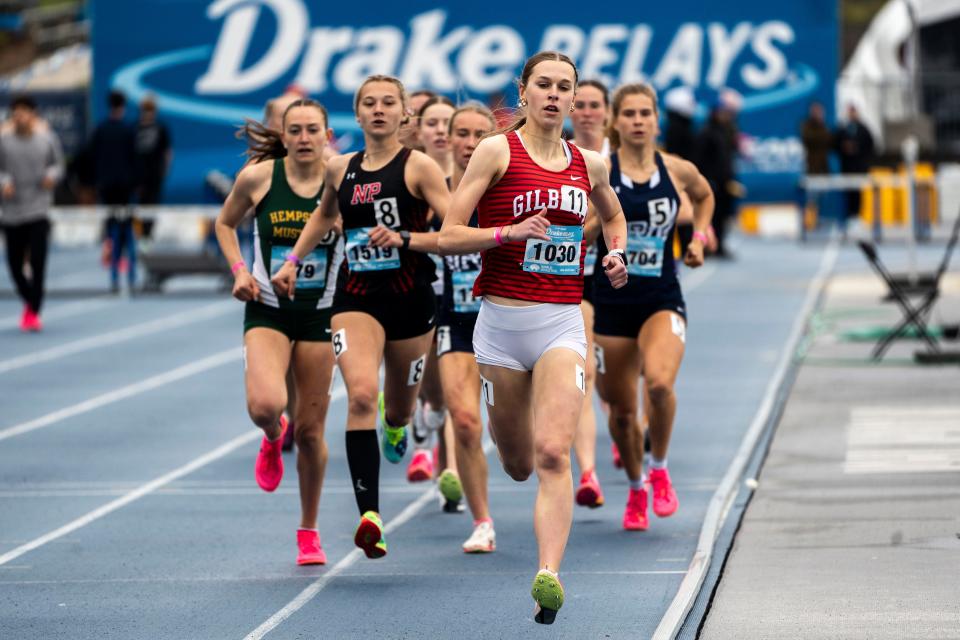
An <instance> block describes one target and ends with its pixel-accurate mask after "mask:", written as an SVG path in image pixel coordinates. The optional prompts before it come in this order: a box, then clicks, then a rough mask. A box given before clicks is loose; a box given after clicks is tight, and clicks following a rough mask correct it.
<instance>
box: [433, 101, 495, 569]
mask: <svg viewBox="0 0 960 640" xmlns="http://www.w3.org/2000/svg"><path fill="white" fill-rule="evenodd" d="M495 128H496V123H495V120H494V118H493V114H492V113H490V110H489V109H487V108H486V107H484V106H482V105H479V104H477V105H467V106H463V107H461V108H460V109H457V111H455V112H454V114H453V117H452V118H451V119H450V147H451V149H452V151H453V162H454V167H453V176H452V178H451V180H450V188H451V189H452V190H454V191H456V189H457V187H458V186H459V185H460V182H461V181H462V180H463V174H464V171H465V170H466V168H467V163H468V162H470V158H471V156H472V155H473V152H474V151H475V150H476V148H477V145H478V144H479V143H480V140H481V139H483V137H484V136H487V135H489V134H490V132H492V131H493V130H494V129H495ZM470 226H472V227H476V226H477V220H476V212H474V214H473V215H472V216H471V217H470ZM443 262H444V270H443V281H444V290H443V301H442V304H441V305H440V324H439V325H438V326H437V355H438V357H439V360H440V381H441V382H442V387H443V397H444V400H445V402H446V406H447V409H448V410H449V412H450V417H451V419H452V421H453V432H454V441H455V446H456V461H457V467H458V469H459V471H460V474H461V475H460V479H461V482H462V484H463V493H464V495H465V496H466V499H467V505H468V506H469V507H470V513H472V514H473V533H472V534H471V535H470V537H469V538H468V539H467V541H466V542H464V543H463V550H464V552H466V553H490V552H492V551H494V550H495V549H496V546H497V543H496V533H495V531H494V529H493V519H492V518H491V517H490V508H489V504H488V501H487V458H486V456H485V455H484V453H483V445H482V440H483V423H482V422H481V421H480V370H479V369H478V368H477V361H476V358H475V357H474V353H473V328H474V326H475V325H476V323H477V313H478V312H479V311H480V300H478V299H477V298H475V297H474V296H473V285H474V283H475V282H476V279H477V276H478V275H479V274H480V253H479V252H474V253H467V254H463V255H449V256H444V259H443ZM441 488H442V485H441Z"/></svg>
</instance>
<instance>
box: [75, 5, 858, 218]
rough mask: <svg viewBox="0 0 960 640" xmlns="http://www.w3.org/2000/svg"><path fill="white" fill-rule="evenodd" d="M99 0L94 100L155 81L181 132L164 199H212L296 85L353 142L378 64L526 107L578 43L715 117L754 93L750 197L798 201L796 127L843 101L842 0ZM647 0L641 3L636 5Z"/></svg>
mask: <svg viewBox="0 0 960 640" xmlns="http://www.w3.org/2000/svg"><path fill="white" fill-rule="evenodd" d="M92 5H93V10H92V11H93V25H94V28H93V56H94V86H93V94H92V95H93V98H92V102H93V111H94V114H95V117H96V118H97V119H100V118H102V117H103V116H104V115H105V111H106V106H105V102H106V93H107V91H108V90H110V89H112V88H117V89H120V90H123V91H124V92H126V94H127V96H128V98H130V99H131V101H133V102H137V101H139V99H140V98H142V97H143V96H144V95H146V94H148V93H151V94H153V95H155V96H156V97H157V100H158V104H159V107H160V117H161V119H162V120H163V121H164V122H166V123H167V124H168V125H169V126H170V127H171V130H172V133H173V138H174V161H173V166H172V169H171V175H170V176H169V178H168V181H167V186H166V194H165V196H166V200H167V201H168V202H179V203H197V202H204V201H209V200H210V198H211V196H210V195H209V194H206V193H205V191H204V187H203V183H204V177H205V176H206V174H207V173H208V172H209V171H211V170H219V171H222V172H224V173H226V174H227V175H233V174H234V173H235V172H236V170H237V169H238V168H239V167H240V165H241V164H242V157H241V155H240V154H241V153H242V151H243V146H242V143H241V142H239V141H237V140H236V139H235V138H234V137H233V133H234V131H236V127H237V125H239V124H241V123H242V122H243V120H244V118H252V119H260V118H261V117H262V114H263V105H264V103H265V102H266V101H267V100H268V99H270V98H272V97H274V96H276V95H279V94H280V93H282V92H283V90H284V88H285V87H286V86H288V85H290V84H291V83H297V84H299V85H301V86H303V87H304V88H306V89H307V90H308V91H309V92H310V94H311V97H314V98H317V99H319V100H320V101H322V102H323V103H324V104H325V105H326V106H327V108H328V109H329V111H330V114H331V126H332V127H333V128H334V131H335V133H336V135H337V136H338V137H339V138H341V141H342V143H343V145H342V146H346V148H348V149H349V148H356V146H357V144H358V142H359V141H360V140H361V139H360V137H359V136H358V132H357V127H356V122H355V121H354V119H353V114H352V99H353V93H354V91H355V90H356V88H357V87H358V86H359V85H360V83H361V82H362V81H363V79H364V78H365V77H366V76H368V75H370V74H373V73H383V74H391V75H396V76H398V77H400V79H401V80H403V82H404V84H405V85H406V86H407V88H408V89H409V90H413V89H431V90H433V91H436V92H438V93H444V94H446V95H448V96H450V97H451V98H454V99H455V100H463V99H466V98H474V99H479V100H482V101H484V102H488V103H490V104H493V105H495V106H496V105H514V104H515V103H516V99H517V94H516V88H515V81H516V78H517V76H518V75H519V73H520V69H521V67H522V65H523V62H524V60H525V59H526V58H527V57H528V56H529V55H532V54H533V53H536V52H537V51H539V50H542V49H557V50H560V51H563V52H565V53H567V54H568V55H570V56H571V57H572V58H573V59H574V60H575V61H576V62H577V65H578V67H579V69H580V75H581V78H584V79H585V78H597V79H600V80H602V81H604V82H605V83H607V85H608V86H610V87H611V88H613V87H615V86H616V85H618V84H620V83H623V82H632V81H638V80H640V81H647V82H651V83H652V84H653V85H654V86H655V87H656V88H657V89H658V91H660V92H661V94H662V93H663V92H665V91H666V90H668V89H670V88H672V87H675V86H679V85H686V86H689V87H691V88H692V89H693V90H694V91H695V93H696V96H697V99H698V102H699V104H698V110H697V117H698V119H702V118H703V117H705V116H706V113H707V112H708V110H709V107H710V106H711V104H712V103H713V101H714V100H715V99H716V96H717V93H718V91H719V90H720V89H723V88H726V87H729V88H732V89H736V90H737V91H739V92H740V93H741V94H742V95H743V97H744V100H743V110H742V112H741V115H740V128H741V131H742V132H743V133H744V134H746V136H747V140H748V143H747V144H746V145H745V150H746V152H747V153H746V154H745V155H744V157H743V158H742V159H741V161H740V170H741V172H740V175H741V179H742V181H743V182H744V183H745V184H746V185H747V187H748V189H749V190H750V196H749V199H750V200H754V201H775V200H790V199H792V198H793V197H794V192H795V191H794V190H795V188H796V181H797V178H798V177H799V174H800V171H801V170H802V164H803V148H802V146H801V144H800V140H799V125H800V122H801V120H802V119H803V118H804V116H805V113H806V110H807V106H808V105H809V103H810V102H811V101H813V100H819V101H821V102H823V103H824V104H826V105H827V107H828V108H827V112H828V113H832V111H833V110H832V108H831V107H832V105H833V100H834V83H835V79H836V77H837V73H838V64H839V63H838V55H839V54H838V49H839V44H838V43H839V39H838V38H839V36H838V17H837V4H836V2H835V1H834V0H804V1H802V2H801V1H800V0H787V1H785V2H779V3H770V2H764V1H760V0H728V1H727V2H723V3H717V2H706V1H700V0H695V1H692V2H684V3H658V4H653V3H648V4H646V5H643V6H642V9H640V8H638V9H637V10H635V11H626V10H625V9H626V8H627V7H628V6H630V5H625V4H623V3H619V2H617V3H613V2H609V3H607V2H593V3H583V2H574V1H572V0H557V1H556V2H552V3H550V5H549V10H543V11H541V14H542V17H541V19H534V18H532V17H531V15H530V14H529V13H526V11H528V9H525V13H524V15H521V14H520V13H519V12H518V11H517V10H516V5H515V4H514V3H510V2H504V1H501V0H491V1H490V2H485V3H482V4H471V5H467V4H466V3H464V4H462V5H457V6H454V7H450V8H444V9H440V8H436V5H435V4H431V3H426V2H422V1H421V0H409V1H406V2H391V3H386V2H379V1H377V2H366V3H363V4H362V5H351V4H350V3H327V2H324V3H320V2H307V1H304V0H214V1H212V2H208V1H202V0H201V1H192V0H178V1H175V0H137V1H136V2H129V1H127V0H96V1H95V2H93V3H92ZM637 6H638V7H639V5H637Z"/></svg>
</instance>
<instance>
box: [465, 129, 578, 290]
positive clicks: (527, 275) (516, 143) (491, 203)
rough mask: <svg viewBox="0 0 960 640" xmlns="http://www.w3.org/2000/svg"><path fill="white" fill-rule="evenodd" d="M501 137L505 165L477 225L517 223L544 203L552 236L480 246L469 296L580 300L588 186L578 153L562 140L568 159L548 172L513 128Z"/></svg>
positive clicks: (480, 208)
mask: <svg viewBox="0 0 960 640" xmlns="http://www.w3.org/2000/svg"><path fill="white" fill-rule="evenodd" d="M506 137H507V142H508V144H509V145H510V164H509V165H508V166H507V171H506V173H504V175H503V177H502V178H500V181H499V182H497V184H495V185H494V186H493V187H491V188H490V189H488V190H487V192H486V193H484V195H483V197H482V198H481V199H480V204H479V206H478V211H479V214H480V215H479V225H480V227H481V228H492V227H500V226H504V225H512V224H517V223H520V222H522V221H524V220H526V219H527V218H528V217H530V216H531V215H536V214H537V213H539V212H540V210H541V209H543V208H546V209H547V219H548V220H549V221H550V224H551V227H550V233H551V234H556V238H555V240H554V242H551V243H547V242H543V241H539V240H528V241H525V242H508V243H506V244H504V245H502V246H499V247H493V248H491V249H487V250H486V251H483V252H482V253H481V256H482V260H483V266H482V269H481V271H480V275H479V276H478V277H477V281H476V284H475V285H474V289H473V291H474V295H475V296H483V295H496V296H502V297H504V298H514V299H517V300H530V301H533V302H552V303H558V304H580V300H581V298H582V297H583V256H584V253H585V251H584V249H585V247H584V243H583V240H582V233H583V221H584V218H585V217H586V215H587V201H588V199H589V197H590V190H591V189H590V176H589V174H588V173H587V165H586V163H585V162H584V159H583V155H582V154H581V153H580V150H579V149H577V148H576V147H575V146H573V145H568V144H567V143H566V142H565V141H563V142H562V144H563V146H564V150H565V151H566V154H567V158H568V159H569V161H570V162H569V164H568V166H567V168H566V169H564V170H562V171H548V170H547V169H544V168H543V167H541V166H540V165H538V164H537V163H536V162H534V161H533V159H532V158H531V157H530V155H529V154H528V153H527V150H526V148H525V147H524V146H523V140H522V139H521V138H520V134H519V133H518V132H515V131H512V132H508V133H507V134H506ZM574 239H579V242H576V241H575V240H574ZM574 247H576V249H575V248H574Z"/></svg>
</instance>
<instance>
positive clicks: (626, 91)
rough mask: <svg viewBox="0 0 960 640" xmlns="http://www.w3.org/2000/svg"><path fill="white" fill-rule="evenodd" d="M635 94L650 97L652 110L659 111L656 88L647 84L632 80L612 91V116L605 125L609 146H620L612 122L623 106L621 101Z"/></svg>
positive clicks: (617, 134) (618, 137) (618, 135)
mask: <svg viewBox="0 0 960 640" xmlns="http://www.w3.org/2000/svg"><path fill="white" fill-rule="evenodd" d="M635 95H643V96H647V97H648V98H650V101H651V102H652V103H653V112H654V113H656V114H659V113H660V106H659V103H658V101H657V90H656V89H654V88H653V87H651V86H650V85H649V84H646V83H644V82H632V83H630V84H625V85H623V86H621V87H620V88H619V89H617V90H616V91H614V93H613V101H612V102H611V105H612V106H613V117H611V118H610V124H609V125H608V126H607V138H609V139H610V146H611V147H612V148H617V147H619V146H620V134H619V133H618V132H617V129H616V128H615V127H614V123H615V122H616V121H617V117H618V116H619V115H620V107H621V106H623V101H624V100H626V98H627V96H635Z"/></svg>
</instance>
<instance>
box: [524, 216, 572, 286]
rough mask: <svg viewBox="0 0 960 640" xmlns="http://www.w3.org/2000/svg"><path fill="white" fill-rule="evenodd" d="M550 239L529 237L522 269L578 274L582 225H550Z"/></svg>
mask: <svg viewBox="0 0 960 640" xmlns="http://www.w3.org/2000/svg"><path fill="white" fill-rule="evenodd" d="M547 235H548V236H550V240H538V239H536V238H529V239H528V240H527V248H526V251H525V253H524V255H523V270H524V271H529V272H531V273H548V274H551V275H555V276H578V275H580V245H581V244H582V242H583V227H574V226H562V225H552V226H550V227H547Z"/></svg>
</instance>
